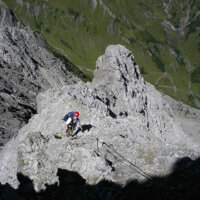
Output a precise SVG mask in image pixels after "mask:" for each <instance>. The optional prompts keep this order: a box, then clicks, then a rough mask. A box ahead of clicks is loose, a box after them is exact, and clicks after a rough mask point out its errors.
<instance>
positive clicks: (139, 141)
mask: <svg viewBox="0 0 200 200" xmlns="http://www.w3.org/2000/svg"><path fill="white" fill-rule="evenodd" d="M167 101H168V100H167V98H163V96H162V94H161V93H159V92H158V91H156V90H155V88H154V87H153V86H152V85H150V84H148V83H146V82H145V81H144V80H143V78H142V76H141V74H140V71H139V68H138V66H137V64H136V63H135V61H134V57H133V54H132V53H131V52H130V51H129V50H127V49H126V48H125V47H123V46H121V45H112V46H109V47H107V49H106V51H105V54H104V55H103V56H101V57H99V58H98V60H97V62H96V71H95V73H94V80H93V82H92V83H86V84H83V83H82V82H79V83H78V84H76V85H68V86H64V87H62V88H54V89H49V90H47V91H46V92H42V93H40V94H39V95H38V96H37V106H38V107H37V111H38V114H36V115H34V116H33V117H32V118H31V120H30V121H29V123H28V124H27V125H25V126H24V127H23V128H22V129H21V130H20V131H19V134H18V135H17V137H16V138H13V139H12V140H11V141H10V142H9V143H7V145H6V146H5V148H4V149H3V151H2V152H1V154H0V158H1V159H0V181H1V183H6V182H7V183H10V184H11V185H12V186H13V187H17V186H18V180H17V178H16V173H17V172H20V173H23V174H24V175H25V176H28V177H29V178H30V179H31V180H33V182H34V186H35V189H36V190H37V191H38V190H41V189H44V188H45V183H48V184H53V183H55V182H56V181H58V177H57V175H56V173H57V169H58V168H61V169H67V170H71V171H76V172H78V173H79V174H80V175H81V176H82V177H83V178H85V179H86V180H87V182H88V183H91V184H94V183H97V182H99V181H100V180H102V179H104V178H106V179H108V180H112V181H114V182H119V183H122V184H123V183H125V182H126V181H127V180H129V179H138V180H139V181H140V180H144V179H149V178H150V177H151V176H152V175H165V174H167V173H168V172H170V167H171V165H172V163H174V162H175V161H176V159H177V158H180V157H183V156H188V157H190V158H192V159H195V158H197V157H198V156H199V154H200V153H199V152H200V151H199V150H200V148H199V144H198V143H195V142H194V141H193V140H192V138H191V137H190V136H189V135H187V132H184V131H183V129H182V128H181V125H180V124H179V121H178V119H179V118H178V117H177V115H176V114H174V110H173V109H172V106H170V104H168V103H167ZM72 110H78V111H80V119H81V122H82V124H83V128H84V130H85V132H84V133H81V132H79V133H78V134H77V135H76V136H74V137H73V138H69V137H66V136H64V135H63V137H62V139H60V140H59V139H56V138H55V137H54V136H55V134H56V133H62V132H64V130H65V128H64V123H63V120H62V118H63V116H64V115H65V114H66V113H67V112H69V111H72ZM193 112H194V113H195V120H196V122H198V123H199V122H200V117H199V116H200V113H199V111H198V110H195V109H193Z"/></svg>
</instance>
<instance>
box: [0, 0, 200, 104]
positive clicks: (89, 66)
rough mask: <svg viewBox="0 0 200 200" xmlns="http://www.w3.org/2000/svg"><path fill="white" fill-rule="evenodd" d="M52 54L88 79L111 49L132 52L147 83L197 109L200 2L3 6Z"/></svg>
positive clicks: (87, 0) (90, 0)
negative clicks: (61, 56)
mask: <svg viewBox="0 0 200 200" xmlns="http://www.w3.org/2000/svg"><path fill="white" fill-rule="evenodd" d="M3 1H4V2H5V3H6V5H7V6H9V7H10V8H11V9H12V10H13V11H14V13H15V14H16V15H17V17H18V18H19V19H20V20H21V21H23V22H24V23H25V24H29V25H30V26H31V28H33V29H34V30H38V31H40V32H41V33H42V35H43V36H44V37H45V39H46V40H47V41H48V43H49V44H50V45H51V46H53V47H54V48H55V49H56V51H58V52H60V53H62V54H64V55H66V56H67V57H68V58H69V59H70V60H71V61H72V62H73V63H74V64H76V65H77V66H79V68H80V69H81V70H83V71H84V72H85V73H87V74H88V75H90V76H92V70H94V69H95V61H96V58H97V57H98V56H99V55H101V54H102V53H103V51H104V49H105V47H106V46H107V45H109V44H117V43H120V44H123V45H125V46H126V47H127V48H128V49H130V50H131V51H133V52H134V55H135V59H136V62H137V63H138V64H139V66H140V67H141V69H140V70H141V72H142V73H143V77H144V79H145V80H146V81H148V82H150V83H152V84H154V85H155V86H156V87H157V89H159V90H161V91H163V92H164V93H165V94H168V95H170V96H171V97H173V98H175V99H177V100H181V101H183V102H184V103H186V104H189V105H192V106H195V107H200V67H199V66H200V42H199V41H200V25H199V24H200V3H199V1H198V0H191V1H189V0H184V1H182V0H174V1H171V0H161V1H160V0H143V1H138V0H134V1H132V0H126V1H119V0H115V1H113V0H109V1H106V0H82V1H71V0H70V1H64V0H59V1H55V0H48V1H46V0H36V1H31V0H26V1H25V0H13V1H10V0H3Z"/></svg>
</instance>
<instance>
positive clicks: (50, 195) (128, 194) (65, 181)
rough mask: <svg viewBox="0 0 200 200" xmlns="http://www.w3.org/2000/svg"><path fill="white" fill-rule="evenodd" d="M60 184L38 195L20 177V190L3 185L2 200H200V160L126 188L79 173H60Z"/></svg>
mask: <svg viewBox="0 0 200 200" xmlns="http://www.w3.org/2000/svg"><path fill="white" fill-rule="evenodd" d="M57 175H58V177H59V184H57V183H55V184H54V185H46V190H44V191H40V192H38V193H37V192H35V190H34V187H33V183H32V181H31V180H30V179H29V178H28V177H25V176H24V175H22V174H17V178H18V180H19V182H20V185H19V187H18V189H14V188H12V187H11V186H10V185H9V184H6V185H0V186H1V187H0V199H1V200H11V199H13V200H18V199H19V200H44V199H48V200H54V199H58V200H64V199H65V200H68V199H69V200H70V199H76V200H78V199H80V200H82V199H83V200H90V199H91V200H93V199H94V200H104V199H116V200H118V199H121V200H129V199H131V200H132V199H136V200H138V199H146V200H147V199H148V200H149V199H154V200H155V199H162V200H165V199H166V200H171V199H174V200H175V199H176V200H177V199H178V200H180V199H181V200H186V199H187V200H190V199H195V200H196V199H200V192H199V191H200V158H198V159H197V160H194V161H193V160H191V159H190V158H188V157H185V158H181V159H179V160H178V161H177V162H176V163H175V164H174V166H173V169H172V173H171V174H169V175H168V176H165V177H153V178H152V179H151V180H148V181H145V182H143V183H139V182H138V181H136V180H132V181H130V182H129V183H127V184H126V185H125V186H122V185H120V184H118V183H114V182H111V181H107V180H102V181H100V182H99V183H97V184H95V185H89V184H87V183H86V180H85V179H84V178H83V177H81V176H80V175H79V174H78V173H76V172H71V171H67V170H63V169H58V172H57Z"/></svg>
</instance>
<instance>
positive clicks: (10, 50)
mask: <svg viewBox="0 0 200 200" xmlns="http://www.w3.org/2000/svg"><path fill="white" fill-rule="evenodd" d="M44 46H45V41H44V39H43V38H42V37H41V36H40V35H39V34H37V33H34V32H33V31H32V30H30V28H27V27H25V26H23V25H22V24H20V23H19V22H18V21H17V19H16V18H15V16H14V14H13V12H12V11H11V10H9V9H8V8H0V113H1V115H0V146H1V145H3V144H5V143H6V142H7V141H8V140H9V139H10V138H12V136H13V135H14V134H16V133H17V132H18V130H19V129H20V128H21V127H22V126H23V125H24V124H25V123H27V122H28V120H29V119H30V118H31V116H32V115H33V114H36V113H37V111H36V95H37V94H38V93H39V92H41V91H44V90H46V89H48V88H52V87H61V86H63V85H66V84H74V83H76V82H77V81H79V79H78V78H76V77H74V76H73V75H72V73H70V72H69V71H68V70H67V69H66V66H65V65H64V64H63V62H61V61H60V60H59V59H57V58H56V57H55V56H54V55H53V54H52V53H50V52H49V51H47V50H46V49H45V48H44ZM0 148H1V147H0Z"/></svg>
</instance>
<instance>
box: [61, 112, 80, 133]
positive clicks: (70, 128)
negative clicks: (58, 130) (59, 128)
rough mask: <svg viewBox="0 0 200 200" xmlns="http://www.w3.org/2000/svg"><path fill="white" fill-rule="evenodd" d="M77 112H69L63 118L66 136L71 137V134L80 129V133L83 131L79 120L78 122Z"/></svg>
mask: <svg viewBox="0 0 200 200" xmlns="http://www.w3.org/2000/svg"><path fill="white" fill-rule="evenodd" d="M78 117H79V112H77V111H76V112H69V113H68V114H67V115H65V117H64V119H63V120H64V121H65V127H66V135H67V136H71V135H72V134H73V133H76V132H77V131H78V129H79V128H80V129H81V131H83V128H82V126H81V123H80V120H79V118H78Z"/></svg>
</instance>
